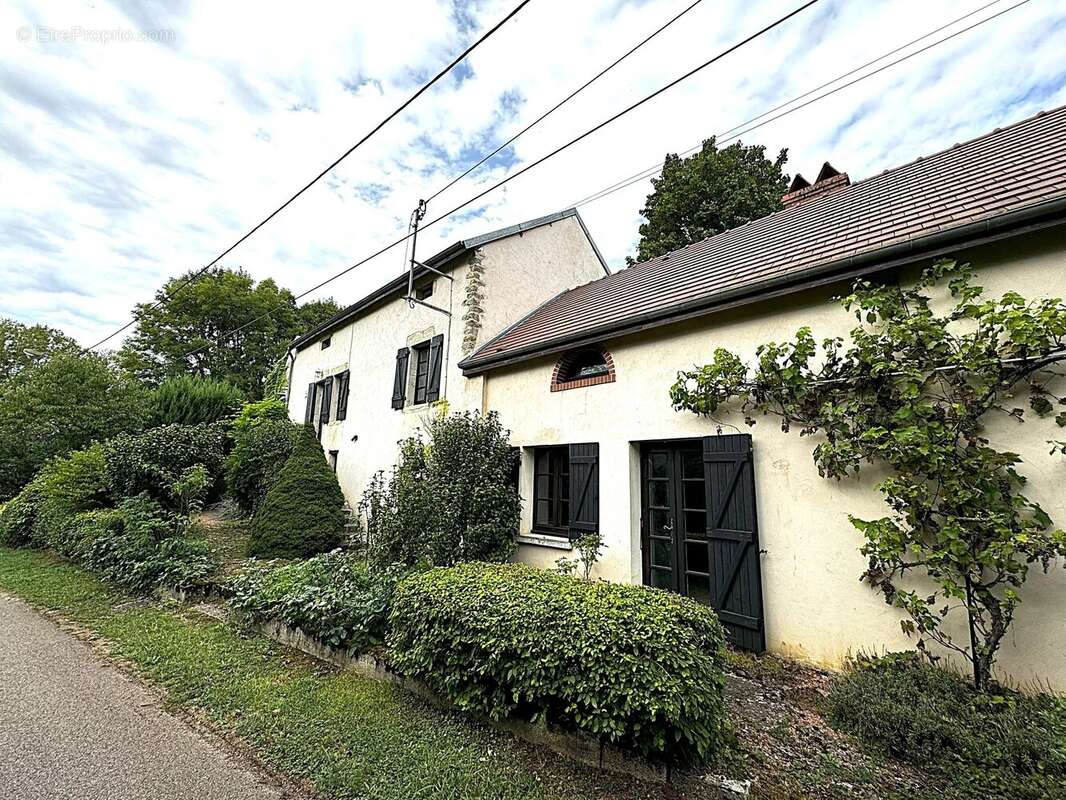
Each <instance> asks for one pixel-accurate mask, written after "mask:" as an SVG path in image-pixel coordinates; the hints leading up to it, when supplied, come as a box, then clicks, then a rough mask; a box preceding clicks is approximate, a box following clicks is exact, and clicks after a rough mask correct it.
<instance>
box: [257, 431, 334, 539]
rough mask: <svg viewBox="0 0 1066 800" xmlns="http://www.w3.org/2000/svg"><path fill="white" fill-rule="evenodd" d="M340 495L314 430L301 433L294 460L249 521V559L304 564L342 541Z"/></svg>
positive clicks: (295, 447)
mask: <svg viewBox="0 0 1066 800" xmlns="http://www.w3.org/2000/svg"><path fill="white" fill-rule="evenodd" d="M346 521H347V517H346V515H345V513H344V495H343V494H342V493H341V487H340V485H339V484H338V483H337V476H336V475H334V474H333V470H331V469H330V468H329V465H328V464H327V463H326V457H325V454H324V453H323V452H322V447H321V445H319V443H318V439H317V437H316V436H315V432H314V430H313V429H312V428H311V427H309V426H304V427H303V428H301V429H300V433H299V435H298V437H297V440H296V444H295V445H294V447H293V451H292V455H290V456H289V457H288V459H287V460H286V461H285V464H284V466H282V468H281V471H280V472H279V473H278V478H277V480H276V481H275V482H274V484H273V485H272V486H271V487H270V489H269V491H267V494H266V498H265V499H264V500H263V504H262V505H261V506H260V507H259V510H258V511H256V512H255V516H254V517H252V525H251V529H252V530H251V538H250V539H249V541H248V554H249V555H252V556H260V557H266V558H307V557H308V556H313V555H317V554H318V553H325V552H327V551H329V550H332V549H334V548H336V547H339V546H340V544H341V543H342V542H343V541H344V525H345V522H346Z"/></svg>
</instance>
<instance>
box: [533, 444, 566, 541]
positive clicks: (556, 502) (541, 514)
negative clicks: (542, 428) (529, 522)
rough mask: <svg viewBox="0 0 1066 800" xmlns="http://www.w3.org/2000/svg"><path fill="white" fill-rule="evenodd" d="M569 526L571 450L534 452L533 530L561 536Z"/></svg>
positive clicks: (544, 448)
mask: <svg viewBox="0 0 1066 800" xmlns="http://www.w3.org/2000/svg"><path fill="white" fill-rule="evenodd" d="M569 525H570V449H569V448H568V447H566V446H565V445H564V446H562V447H537V448H535V449H534V451H533V530H535V531H537V532H539V533H548V534H553V535H557V536H558V535H563V536H565V535H566V534H567V533H568V530H569Z"/></svg>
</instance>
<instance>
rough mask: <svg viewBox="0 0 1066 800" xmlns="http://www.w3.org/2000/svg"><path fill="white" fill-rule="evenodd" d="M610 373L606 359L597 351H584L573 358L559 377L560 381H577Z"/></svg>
mask: <svg viewBox="0 0 1066 800" xmlns="http://www.w3.org/2000/svg"><path fill="white" fill-rule="evenodd" d="M608 372H610V367H608V366H607V359H606V358H605V357H604V355H603V353H601V352H600V351H599V350H584V351H582V352H580V353H578V354H577V355H576V356H574V357H573V358H572V359H571V360H570V363H569V364H568V365H567V366H566V369H564V370H563V371H562V373H561V374H560V375H559V380H560V381H577V380H581V379H582V378H596V377H599V376H600V375H606V374H607V373H608Z"/></svg>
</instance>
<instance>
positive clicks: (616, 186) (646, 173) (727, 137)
mask: <svg viewBox="0 0 1066 800" xmlns="http://www.w3.org/2000/svg"><path fill="white" fill-rule="evenodd" d="M1002 1H1003V0H992V2H991V3H986V4H985V5H983V6H980V7H978V8H975V9H974V10H973V11H970V12H968V13H966V14H963V15H962V16H961V17H956V18H955V19H953V20H952V21H951V22H948V23H945V24H944V25H941V26H940V27H938V28H934V29H933V30H931V31H929V32H928V33H923V34H922V35H921V36H919V37H918V38H916V39H912V40H911V41H909V42H907V43H906V44H903V45H900V46H899V47H896V48H895V49H893V50H889V51H888V52H887V53H883V54H881V55H879V56H878V57H877V58H874V59H871V60H870V61H867V62H866V63H865V64H862V65H860V66H858V67H855V68H854V69H851V70H849V71H847V72H845V73H842V74H840V75H837V76H836V77H835V78H833V79H831V80H828V81H826V82H825V83H823V84H821V85H819V86H816V87H814V88H813V89H810V90H808V91H806V92H804V93H803V94H799V95H796V96H795V97H793V98H791V99H789V100H786V101H785V102H783V103H781V104H779V105H776V106H774V107H773V108H771V109H769V110H768V111H764V112H763V113H761V114H759V115H757V116H754V117H752V118H751V119H749V120H747V121H745V122H742V123H740V124H739V125H734V126H733V127H732V128H730V129H729V130H727V131H723V132H722V133H720V134H718V135H717V136H716V137H715V140H716V143H718V144H721V143H724V142H731V141H733V140H734V139H739V138H740V137H741V136H744V135H746V134H748V133H750V132H751V131H754V130H756V129H758V128H761V127H763V126H764V125H769V124H770V123H771V122H775V121H777V120H779V119H781V118H782V117H786V116H788V115H789V114H792V113H793V112H796V111H799V110H801V109H803V108H806V107H807V106H809V105H811V104H812V103H816V102H818V101H819V100H823V99H825V98H826V97H829V96H831V95H834V94H836V93H837V92H839V91H841V90H843V89H847V88H848V87H850V86H854V85H855V84H857V83H860V82H861V81H864V80H866V79H867V78H872V77H873V76H874V75H877V74H879V73H881V72H884V71H885V70H887V69H889V68H890V67H894V66H896V65H897V64H902V63H903V62H904V61H907V60H908V59H911V58H914V57H915V56H917V55H921V54H922V53H924V52H926V51H927V50H931V49H932V48H934V47H936V46H938V45H941V44H943V43H944V42H947V41H950V40H951V39H954V38H955V37H956V36H960V35H962V34H964V33H967V32H968V31H971V30H973V29H974V28H977V27H979V26H981V25H984V24H985V23H986V22H990V21H991V20H993V19H995V18H996V17H999V16H1002V15H1003V14H1006V13H1008V12H1009V11H1013V10H1014V9H1016V8H1018V7H1019V6H1023V5H1025V4H1026V3H1028V2H1029V0H1021V2H1019V3H1015V4H1014V5H1012V6H1009V7H1007V8H1004V9H1002V10H1000V11H998V12H996V13H995V14H991V15H989V16H987V17H985V18H983V19H981V20H978V21H977V22H975V23H974V24H972V25H970V26H968V27H965V28H961V29H960V30H958V31H955V32H954V33H951V34H949V35H948V36H945V37H944V38H942V39H938V40H937V41H935V42H932V43H930V44H928V45H926V46H925V47H922V48H920V49H918V50H914V51H913V52H911V53H908V54H907V55H905V56H903V57H901V58H898V59H896V60H895V61H892V62H890V63H888V64H884V65H882V66H881V67H879V68H877V69H876V70H872V71H870V72H868V73H866V74H865V75H861V76H859V77H858V78H856V79H855V80H853V81H849V82H848V83H845V84H842V85H840V86H837V87H835V88H833V89H831V90H829V91H828V92H825V93H824V94H820V95H818V96H817V97H814V98H811V99H810V100H808V101H807V102H805V103H802V104H800V105H797V106H793V107H792V108H788V109H787V110H785V111H781V113H779V114H774V112H776V111H780V110H781V109H784V108H786V107H787V106H791V105H792V104H793V103H796V102H798V101H800V100H803V99H804V98H807V97H810V96H811V95H812V94H815V93H817V92H820V91H821V90H822V89H825V88H826V87H828V86H832V85H833V84H834V83H837V82H838V81H842V80H844V79H845V78H849V77H851V76H852V75H854V74H855V73H856V72H861V71H862V70H864V69H866V68H867V67H870V66H872V65H874V64H876V63H877V62H879V61H884V60H885V59H886V58H889V57H890V56H893V55H895V54H896V53H899V52H900V51H902V50H906V49H907V48H908V47H911V46H912V45H915V44H917V43H918V42H920V41H923V40H924V39H928V38H929V37H930V36H934V35H936V34H938V33H940V32H941V31H943V30H946V29H947V28H950V27H952V26H953V25H957V24H958V23H960V22H962V21H963V20H966V19H969V18H970V17H972V16H974V15H975V14H979V13H981V12H982V11H985V10H987V9H988V8H991V7H992V6H994V5H998V4H999V3H1001V2H1002ZM771 114H773V116H770V115H771ZM765 117H768V119H764V118H765ZM759 120H762V121H761V122H760V121H759ZM752 123H757V124H752ZM749 126H750V127H749ZM702 147H703V142H700V143H699V144H697V145H693V146H692V147H690V148H688V149H687V150H683V151H682V152H681V153H680V154H679V155H680V156H682V157H686V156H689V155H692V154H693V153H695V152H696V151H697V150H700V149H701V148H702ZM661 170H662V162H661V161H659V162H656V163H655V164H652V165H649V166H647V167H645V168H644V169H642V170H641V171H640V172H636V173H634V174H632V175H630V176H629V177H628V178H623V179H622V180H620V181H618V182H616V183H613V184H611V185H610V186H608V187H606V188H604V189H600V190H599V191H597V192H593V193H592V194H590V195H586V196H585V197H584V198H583V199H581V200H577V201H575V202H573V203H568V204H567V205H565V206H564V208H580V207H581V206H585V205H588V204H589V203H594V202H596V201H597V200H600V199H602V198H604V197H607V196H608V195H611V194H614V193H615V192H617V191H620V190H622V189H625V188H626V187H628V186H632V185H633V184H634V183H639V182H640V181H642V180H645V179H647V178H650V177H652V176H654V175H655V174H656V173H657V172H660V171H661Z"/></svg>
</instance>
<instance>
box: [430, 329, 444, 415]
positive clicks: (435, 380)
mask: <svg viewBox="0 0 1066 800" xmlns="http://www.w3.org/2000/svg"><path fill="white" fill-rule="evenodd" d="M443 358H444V334H443V333H442V334H439V335H438V336H434V337H433V339H431V340H430V343H429V387H428V388H427V389H426V402H428V403H432V402H433V401H434V400H439V399H440V366H441V361H442V360H443Z"/></svg>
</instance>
